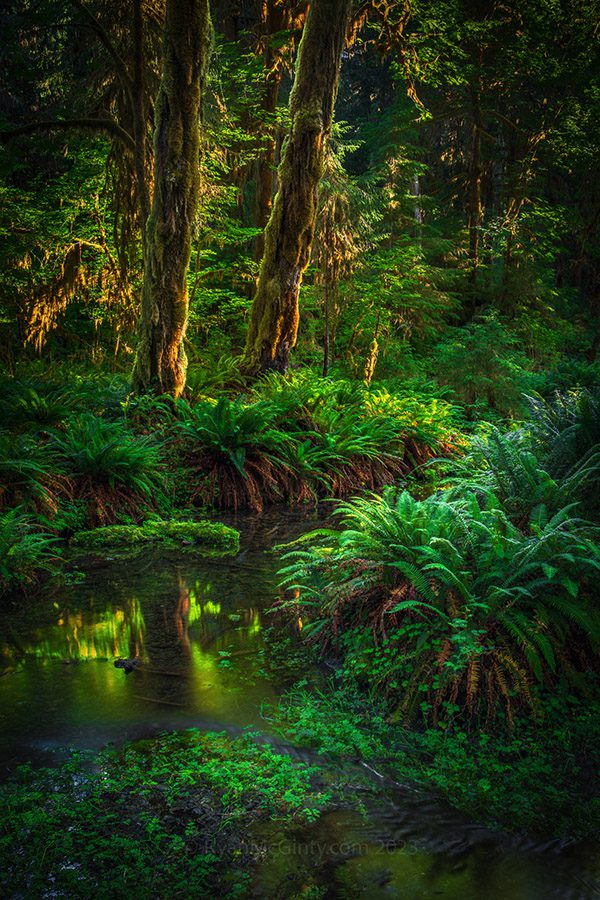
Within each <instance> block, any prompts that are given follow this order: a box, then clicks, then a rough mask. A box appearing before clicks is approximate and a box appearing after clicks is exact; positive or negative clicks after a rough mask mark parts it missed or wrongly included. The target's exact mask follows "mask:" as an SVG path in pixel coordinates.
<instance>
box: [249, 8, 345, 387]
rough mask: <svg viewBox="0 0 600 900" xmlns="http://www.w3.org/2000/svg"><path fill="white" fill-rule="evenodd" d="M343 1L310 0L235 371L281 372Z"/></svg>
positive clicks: (329, 107)
mask: <svg viewBox="0 0 600 900" xmlns="http://www.w3.org/2000/svg"><path fill="white" fill-rule="evenodd" d="M349 10H350V0H313V3H312V5H311V8H310V12H309V14H308V18H307V21H306V25H305V26H304V33H303V35H302V40H301V42H300V47H299V50H298V58H297V61H296V75H295V78H294V87H293V89H292V94H291V97H290V118H291V129H290V133H289V135H288V137H287V140H286V143H285V147H284V149H283V155H282V161H281V165H280V168H279V179H280V187H279V190H278V192H277V195H276V197H275V201H274V203H273V209H272V212H271V217H270V219H269V223H268V225H267V228H266V231H265V251H264V255H263V259H262V263H261V268H260V275H259V279H258V285H257V289H256V295H255V297H254V303H253V305H252V311H251V316H250V327H249V329H248V337H247V341H246V349H245V353H244V357H243V359H242V362H241V366H240V368H241V370H242V371H243V372H244V373H245V374H247V375H250V376H256V375H258V374H260V373H261V372H266V371H268V370H270V369H273V370H276V371H279V372H285V371H286V370H287V368H288V365H289V356H290V350H291V348H292V347H293V346H294V344H295V343H296V336H297V332H298V321H299V314H298V293H299V291H300V284H301V283H302V276H303V274H304V271H305V269H306V267H307V266H308V263H309V261H310V251H311V246H312V239H313V233H314V227H315V220H316V215H317V192H318V187H319V182H320V180H321V175H322V172H323V161H324V151H325V146H326V141H327V139H328V136H329V131H330V128H331V120H332V117H333V107H334V104H335V98H336V94H337V86H338V81H339V72H340V63H341V57H342V50H343V47H344V41H345V36H346V26H347V23H348V16H349Z"/></svg>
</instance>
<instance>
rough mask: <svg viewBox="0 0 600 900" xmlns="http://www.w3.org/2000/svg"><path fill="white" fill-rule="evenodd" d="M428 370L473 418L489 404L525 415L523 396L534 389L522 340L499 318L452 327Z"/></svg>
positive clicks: (434, 353) (501, 411) (493, 316)
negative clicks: (451, 390) (519, 340)
mask: <svg viewBox="0 0 600 900" xmlns="http://www.w3.org/2000/svg"><path fill="white" fill-rule="evenodd" d="M429 367H430V370H431V374H432V375H433V376H434V377H435V379H436V380H437V381H438V382H439V383H440V384H442V385H448V386H449V387H451V388H452V389H453V391H454V394H455V396H456V398H457V399H458V400H459V401H460V402H461V403H463V404H464V405H465V406H466V407H467V412H468V413H470V416H471V418H473V419H476V418H479V417H480V415H481V413H482V412H484V411H485V408H486V406H487V407H489V408H491V409H493V410H497V411H498V412H499V413H502V414H513V413H518V412H520V411H521V410H522V408H523V401H522V394H523V393H524V392H526V391H528V390H531V389H532V388H533V387H534V381H533V375H532V373H531V372H530V371H529V369H530V363H529V361H528V359H527V357H526V356H525V355H524V354H523V353H522V352H521V351H520V350H519V349H518V339H517V337H516V336H515V335H514V334H512V333H511V332H510V331H509V330H508V329H507V328H506V327H505V326H504V325H503V324H502V323H501V322H500V320H499V319H498V318H497V317H496V316H495V315H494V314H489V315H487V316H486V317H485V318H483V320H482V321H480V322H472V323H471V324H470V325H466V326H463V327H460V328H452V329H450V330H449V333H448V337H447V338H445V340H443V341H442V342H441V343H439V344H438V345H437V346H436V347H435V348H434V350H433V353H432V356H431V359H430V361H429Z"/></svg>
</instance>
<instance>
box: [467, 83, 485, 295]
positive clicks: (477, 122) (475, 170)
mask: <svg viewBox="0 0 600 900" xmlns="http://www.w3.org/2000/svg"><path fill="white" fill-rule="evenodd" d="M471 108H472V113H473V126H472V128H473V131H472V138H471V161H470V167H469V221H468V228H469V281H470V282H471V284H472V285H475V284H476V282H477V270H478V268H479V229H480V227H481V215H482V207H481V176H482V170H481V132H482V119H481V95H480V91H479V89H478V88H477V89H473V90H472V91H471Z"/></svg>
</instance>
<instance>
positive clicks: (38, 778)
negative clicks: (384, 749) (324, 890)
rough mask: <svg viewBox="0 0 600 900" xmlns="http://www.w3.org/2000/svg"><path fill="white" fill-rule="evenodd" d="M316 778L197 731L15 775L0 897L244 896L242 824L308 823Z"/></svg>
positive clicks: (321, 798)
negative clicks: (51, 893) (52, 893)
mask: <svg viewBox="0 0 600 900" xmlns="http://www.w3.org/2000/svg"><path fill="white" fill-rule="evenodd" d="M316 775H317V770H316V769H314V768H311V767H310V766H307V765H305V764H303V763H300V762H295V761H292V760H291V759H290V758H289V757H286V756H283V755H281V754H277V753H275V752H273V751H271V750H269V749H268V748H266V747H261V746H259V745H257V744H256V743H255V742H254V741H253V739H252V737H243V738H238V739H235V740H231V739H229V738H228V737H227V736H226V735H225V734H215V733H206V734H200V733H199V732H197V731H196V732H194V731H187V732H183V733H181V734H165V735H162V736H161V737H159V738H156V739H154V740H149V741H146V742H141V743H138V744H134V745H131V746H129V747H126V748H124V749H123V750H106V751H104V752H102V753H100V754H98V755H94V756H89V755H88V756H87V757H86V756H83V757H81V756H77V755H76V756H74V758H73V759H72V761H71V762H69V763H66V764H64V765H63V766H62V767H61V768H58V769H54V770H47V769H41V770H38V771H32V770H31V769H30V768H24V769H22V770H20V771H19V772H17V774H16V777H15V778H14V779H13V780H11V781H10V782H8V783H7V784H4V785H2V786H0V795H1V796H2V808H3V810H4V813H5V815H4V816H3V821H2V825H1V826H0V859H1V860H2V865H1V866H0V872H1V874H0V886H1V887H2V892H3V894H5V895H6V896H17V895H19V894H22V893H24V894H26V895H29V896H33V895H34V894H38V895H40V894H42V893H44V892H46V891H48V890H52V891H56V892H60V893H63V894H64V893H68V894H69V895H70V896H80V897H92V896H99V897H111V896H115V892H117V896H131V897H143V896H147V895H148V893H153V894H158V895H164V894H165V893H166V892H168V893H175V894H176V895H177V894H180V895H184V896H190V895H192V894H193V895H195V896H210V895H212V894H214V893H215V892H217V891H218V892H219V893H221V894H222V895H223V896H231V897H239V896H244V894H245V892H246V891H247V889H248V887H249V875H248V868H249V867H250V866H251V865H252V863H254V862H255V861H256V859H257V858H258V856H259V855H260V843H259V838H258V836H257V837H256V839H254V840H253V838H252V831H251V829H252V827H253V826H256V825H257V824H259V823H261V822H265V821H267V822H271V823H272V827H273V833H274V834H275V833H276V831H277V829H281V828H282V827H283V826H284V825H285V824H289V823H291V822H293V821H298V822H301V821H309V820H310V819H311V818H314V817H316V816H318V815H319V813H320V811H321V810H322V809H323V808H324V807H325V806H326V804H327V801H328V795H327V794H326V793H325V792H324V791H323V790H322V789H319V787H318V785H317V783H316V782H317V780H316ZM49 835H51V836H52V837H51V840H50V841H48V836H49ZM32 859H34V860H36V865H35V866H32V865H31V860H32Z"/></svg>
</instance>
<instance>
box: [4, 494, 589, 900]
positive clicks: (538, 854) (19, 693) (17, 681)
mask: <svg viewBox="0 0 600 900" xmlns="http://www.w3.org/2000/svg"><path fill="white" fill-rule="evenodd" d="M314 521H315V520H314V518H311V516H310V515H303V514H300V513H292V512H288V513H283V514H282V511H281V510H277V511H274V512H273V513H269V514H267V515H265V516H262V517H260V518H253V517H243V518H239V519H238V520H237V521H236V520H231V522H230V524H233V525H235V526H236V527H238V528H239V529H240V530H241V532H242V550H241V552H240V554H239V555H238V556H237V557H236V558H235V559H230V560H214V559H198V558H194V557H185V558H178V559H165V558H159V557H153V556H151V555H150V556H145V557H143V558H138V559H136V560H135V561H127V562H123V561H117V560H114V561H108V562H103V563H102V564H99V563H98V564H95V565H93V566H91V567H89V568H86V572H87V576H86V577H85V579H83V580H82V581H81V582H80V583H74V584H71V585H68V586H67V587H61V588H60V589H56V590H54V591H53V592H50V593H48V594H46V595H44V596H41V597H39V598H37V599H36V600H35V601H33V600H31V599H30V601H29V602H27V603H26V604H23V605H22V607H21V608H16V609H15V608H11V609H9V610H4V611H3V612H2V613H0V675H1V677H0V777H6V776H7V775H8V773H9V772H10V771H11V770H12V769H13V768H14V767H15V766H16V765H18V764H20V763H22V762H26V761H28V762H32V763H33V764H36V765H37V764H43V765H52V764H53V763H56V762H58V761H60V760H61V759H63V758H65V756H66V755H67V754H68V752H69V748H78V749H83V748H85V749H88V748H99V747H102V746H104V745H105V744H107V743H108V742H115V743H120V742H122V741H125V740H128V739H135V738H138V737H145V736H148V735H150V734H153V733H156V732H158V731H162V730H165V729H176V728H189V727H200V728H205V729H211V730H228V731H230V732H231V733H232V734H235V733H237V732H238V731H239V730H240V729H242V728H244V727H246V726H252V727H254V728H257V729H260V730H261V731H263V732H266V733H267V734H268V722H266V721H265V720H264V719H263V717H262V714H261V713H262V709H263V706H264V704H265V703H272V702H276V700H277V697H278V696H279V695H280V694H281V692H282V691H283V690H284V689H285V687H286V686H287V683H288V679H289V677H290V671H289V669H288V667H286V670H285V672H280V671H278V669H277V667H276V666H275V665H273V664H272V662H271V661H270V660H269V653H268V647H267V646H266V645H265V642H264V638H263V631H264V628H265V627H269V626H270V625H271V624H272V617H270V616H269V615H268V614H267V613H266V610H267V609H268V607H269V606H271V605H272V603H273V600H274V599H275V598H276V597H277V587H276V582H277V577H276V571H277V568H278V565H279V559H278V556H277V554H276V553H272V552H270V548H271V547H272V546H273V545H274V544H277V543H280V542H285V541H288V540H291V539H292V538H293V537H294V536H296V535H298V534H300V533H302V532H303V531H305V530H307V529H308V528H310V527H313V526H314ZM118 657H122V658H130V657H137V658H138V659H139V660H140V665H139V667H138V668H137V669H135V670H134V671H133V672H131V673H130V674H126V673H125V671H124V670H123V669H117V668H115V666H114V665H113V662H114V660H115V659H116V658H118ZM301 674H302V676H303V677H307V676H308V677H310V672H307V671H306V669H304V670H303V671H302V673H301ZM313 676H314V678H315V679H317V678H319V677H320V676H319V673H318V672H316V671H315V672H314V673H313ZM282 749H286V748H285V747H284V748H282ZM288 752H292V753H294V752H298V754H299V755H301V756H303V757H306V758H310V761H311V762H314V761H315V760H314V758H313V757H312V756H311V754H310V751H307V753H306V754H303V752H302V751H294V750H293V749H291V748H289V749H288ZM323 765H324V766H327V765H331V763H323ZM348 765H349V766H351V765H352V764H348ZM362 774H363V775H364V774H365V772H364V770H363V771H362ZM367 775H368V777H371V778H372V779H373V780H374V782H375V783H376V785H377V787H378V790H377V793H376V794H375V796H371V795H367V796H368V799H367V800H365V808H364V809H363V810H361V811H360V814H359V811H358V810H356V809H352V808H349V809H340V810H335V811H334V812H331V813H328V814H327V815H325V816H323V817H322V818H321V819H320V820H319V821H318V822H316V823H315V824H313V825H310V826H303V827H302V828H292V829H290V830H289V831H287V832H286V833H284V834H279V835H276V836H275V835H273V834H272V833H269V832H268V829H267V832H265V834H264V835H262V836H261V835H260V834H258V835H257V838H256V839H257V840H258V841H259V842H260V841H261V840H264V842H265V848H266V849H267V848H268V853H266V855H265V860H266V861H265V863H264V865H262V866H259V869H258V871H257V875H256V879H255V883H254V888H253V896H257V897H269V898H285V897H291V896H292V895H294V894H297V893H298V892H299V891H302V887H303V885H305V884H306V883H307V876H310V879H312V880H314V879H316V881H317V882H318V883H319V884H320V885H321V886H322V887H323V888H324V889H325V892H326V893H325V896H326V897H331V898H366V900H371V898H373V900H377V898H394V897H395V898H403V900H404V898H406V900H412V898H430V897H442V898H449V900H487V898H490V900H538V898H539V900H546V898H553V897H556V898H581V900H588V898H589V900H591V898H594V897H600V854H599V853H598V847H597V846H589V845H588V846H581V845H580V846H571V847H569V846H567V847H565V846H561V845H550V846H548V845H544V844H542V843H540V842H538V841H536V840H535V838H531V837H524V838H519V839H516V838H510V837H507V836H504V835H502V834H498V833H494V832H491V831H489V830H488V829H486V828H483V827H480V826H478V825H477V824H476V823H473V822H469V821H467V820H465V819H464V817H462V816H461V815H460V814H458V813H456V812H455V811H454V810H452V809H451V808H450V807H449V806H448V805H447V804H445V803H444V802H443V801H441V800H439V799H437V798H432V797H430V796H428V795H426V794H424V793H422V792H419V791H415V790H414V789H413V788H412V787H411V786H410V785H398V784H396V783H394V782H393V781H392V780H391V779H389V778H384V779H380V778H379V777H378V775H377V774H375V773H371V774H370V775H369V773H367Z"/></svg>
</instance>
